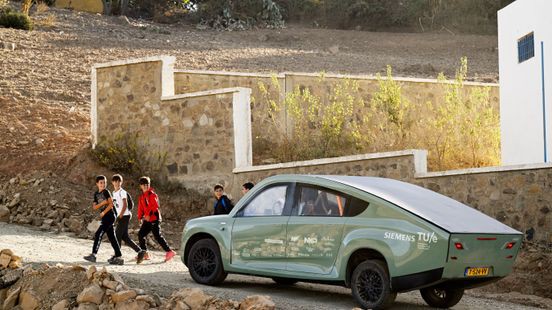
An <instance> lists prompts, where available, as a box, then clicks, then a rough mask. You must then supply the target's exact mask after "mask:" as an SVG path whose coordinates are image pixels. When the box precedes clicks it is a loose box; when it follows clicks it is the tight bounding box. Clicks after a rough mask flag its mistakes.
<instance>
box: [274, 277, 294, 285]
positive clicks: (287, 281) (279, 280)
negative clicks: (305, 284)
mask: <svg viewBox="0 0 552 310" xmlns="http://www.w3.org/2000/svg"><path fill="white" fill-rule="evenodd" d="M272 281H274V282H276V283H278V284H280V285H293V284H295V283H297V282H299V280H297V279H291V278H272Z"/></svg>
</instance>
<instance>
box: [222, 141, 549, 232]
mask: <svg viewBox="0 0 552 310" xmlns="http://www.w3.org/2000/svg"><path fill="white" fill-rule="evenodd" d="M425 160H426V152H425V151H420V150H406V151H401V152H388V153H378V154H367V155H358V156H347V157H338V158H326V159H317V160H312V161H305V162H293V163H284V164H278V165H266V166H255V167H250V168H240V169H235V170H234V174H235V176H234V180H233V184H232V186H230V189H231V190H230V193H231V194H232V195H233V197H240V196H241V194H239V189H240V188H241V187H240V186H241V184H243V183H245V182H247V181H252V182H254V183H257V182H259V181H260V180H262V179H263V178H265V177H268V176H271V175H276V174H288V173H299V174H346V175H359V176H378V177H387V178H393V179H397V180H402V181H406V182H410V183H414V184H417V185H420V186H423V187H425V188H428V189H430V190H433V191H436V192H439V193H441V194H444V195H447V196H449V197H452V198H454V199H456V200H458V201H461V202H463V203H465V204H467V205H469V206H472V207H474V208H476V209H478V210H480V211H481V212H483V213H485V214H487V215H489V216H491V217H494V218H496V219H497V220H499V221H501V222H503V223H505V224H507V225H509V226H511V227H513V228H515V229H517V230H519V231H522V232H524V233H526V234H527V237H528V238H531V239H532V240H538V241H544V242H552V212H551V211H552V210H551V207H550V205H551V203H552V164H540V165H538V164H537V165H521V166H510V167H491V168H474V169H466V170H456V171H444V172H430V173H428V172H427V171H426V169H425Z"/></svg>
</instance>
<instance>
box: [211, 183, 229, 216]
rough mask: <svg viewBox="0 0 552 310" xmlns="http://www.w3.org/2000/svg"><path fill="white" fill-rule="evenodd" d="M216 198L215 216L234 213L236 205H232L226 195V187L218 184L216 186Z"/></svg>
mask: <svg viewBox="0 0 552 310" xmlns="http://www.w3.org/2000/svg"><path fill="white" fill-rule="evenodd" d="M214 190H215V198H216V199H217V201H215V205H214V212H213V214H214V215H218V214H228V213H230V211H232V208H234V205H233V204H232V201H230V199H228V197H227V196H226V195H224V187H222V185H220V184H217V185H215V189H214Z"/></svg>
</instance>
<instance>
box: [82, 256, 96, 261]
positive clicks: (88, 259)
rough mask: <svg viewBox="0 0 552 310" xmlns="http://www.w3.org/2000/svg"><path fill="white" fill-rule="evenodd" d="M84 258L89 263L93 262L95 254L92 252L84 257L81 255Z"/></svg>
mask: <svg viewBox="0 0 552 310" xmlns="http://www.w3.org/2000/svg"><path fill="white" fill-rule="evenodd" d="M83 258H84V259H85V260H87V261H89V262H91V263H95V262H96V255H94V254H90V255H87V256H85V257H83Z"/></svg>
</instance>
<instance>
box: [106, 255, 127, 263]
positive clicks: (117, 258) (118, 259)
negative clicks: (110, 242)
mask: <svg viewBox="0 0 552 310" xmlns="http://www.w3.org/2000/svg"><path fill="white" fill-rule="evenodd" d="M107 262H108V263H109V264H111V265H124V264H125V260H124V259H123V258H122V257H120V256H119V257H115V256H113V257H112V258H110V259H108V260H107Z"/></svg>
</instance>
